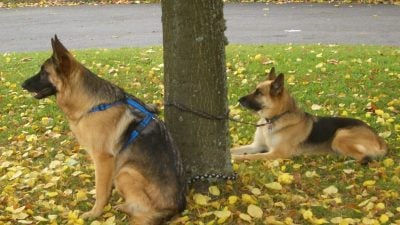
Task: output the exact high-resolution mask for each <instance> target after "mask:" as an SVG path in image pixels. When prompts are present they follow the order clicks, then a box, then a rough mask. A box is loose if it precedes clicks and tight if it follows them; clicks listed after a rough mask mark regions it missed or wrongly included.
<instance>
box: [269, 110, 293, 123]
mask: <svg viewBox="0 0 400 225" xmlns="http://www.w3.org/2000/svg"><path fill="white" fill-rule="evenodd" d="M288 113H290V111H289V110H288V111H285V112H283V113H281V114H278V115H275V116H273V117H271V118H264V120H265V123H266V124H273V123H274V122H276V121H277V120H279V119H280V118H282V117H283V116H284V115H286V114H288Z"/></svg>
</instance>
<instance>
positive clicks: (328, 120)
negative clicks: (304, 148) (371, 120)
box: [305, 114, 366, 144]
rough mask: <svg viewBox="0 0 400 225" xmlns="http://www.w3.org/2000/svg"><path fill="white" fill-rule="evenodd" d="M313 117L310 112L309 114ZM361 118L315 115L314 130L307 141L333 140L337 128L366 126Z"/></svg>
mask: <svg viewBox="0 0 400 225" xmlns="http://www.w3.org/2000/svg"><path fill="white" fill-rule="evenodd" d="M307 116H308V117H311V115H310V114H307ZM365 125H366V124H365V123H364V122H362V121H360V120H357V119H352V118H341V117H315V118H314V122H313V125H312V130H311V132H310V135H309V136H308V138H307V140H306V141H305V143H310V144H319V143H323V142H326V141H329V140H332V139H333V137H334V136H335V133H336V131H337V130H339V129H342V128H351V127H355V126H365Z"/></svg>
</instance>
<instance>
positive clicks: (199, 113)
mask: <svg viewBox="0 0 400 225" xmlns="http://www.w3.org/2000/svg"><path fill="white" fill-rule="evenodd" d="M165 106H173V107H175V108H177V109H179V110H181V111H184V112H188V113H191V114H194V115H197V116H199V117H202V118H205V119H209V120H230V121H232V122H235V123H241V124H246V125H252V126H255V127H261V126H265V125H267V124H268V123H262V124H255V123H249V122H244V121H241V120H238V119H235V118H232V117H229V112H228V113H227V115H225V116H215V115H212V114H210V113H207V112H204V111H200V110H196V109H191V108H189V107H187V106H185V105H183V104H179V103H176V102H173V103H172V102H169V103H165Z"/></svg>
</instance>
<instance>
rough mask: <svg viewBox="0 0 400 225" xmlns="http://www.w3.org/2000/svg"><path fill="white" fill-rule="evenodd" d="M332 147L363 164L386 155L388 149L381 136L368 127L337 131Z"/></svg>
mask: <svg viewBox="0 0 400 225" xmlns="http://www.w3.org/2000/svg"><path fill="white" fill-rule="evenodd" d="M382 143H383V144H382ZM332 149H333V150H334V151H336V152H338V153H341V154H343V155H345V156H350V157H352V158H354V159H356V160H357V161H358V162H360V163H362V164H365V163H368V162H369V161H370V160H371V159H372V158H376V157H380V156H383V155H385V154H386V151H387V147H386V144H385V143H384V142H383V141H382V140H381V138H380V137H379V136H377V135H376V134H375V133H374V132H373V131H372V130H370V129H369V128H366V127H353V128H349V129H341V130H339V131H337V132H336V135H335V138H334V139H333V141H332Z"/></svg>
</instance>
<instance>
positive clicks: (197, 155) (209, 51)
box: [162, 0, 232, 178]
mask: <svg viewBox="0 0 400 225" xmlns="http://www.w3.org/2000/svg"><path fill="white" fill-rule="evenodd" d="M162 22H163V43H164V85H165V97H164V100H165V103H166V107H165V122H166V125H167V127H168V129H169V131H170V132H171V134H172V136H173V138H174V140H175V142H176V144H177V146H178V148H179V150H180V151H181V153H182V158H183V162H184V165H185V169H186V173H187V176H188V177H189V178H190V177H193V176H196V175H203V174H211V173H222V174H224V175H230V173H231V172H232V167H231V163H230V151H229V147H230V146H229V136H228V121H227V120H218V119H206V118H203V117H201V116H198V115H195V114H193V113H190V112H187V111H184V110H182V109H179V107H177V105H183V106H185V107H187V108H189V109H191V110H193V111H203V112H206V113H209V114H212V115H214V116H219V117H223V116H226V115H227V114H228V103H227V84H226V71H225V45H226V43H227V41H226V37H225V35H224V30H225V28H226V27H225V20H224V17H223V2H222V0H208V1H206V0H203V1H188V0H163V1H162Z"/></svg>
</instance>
